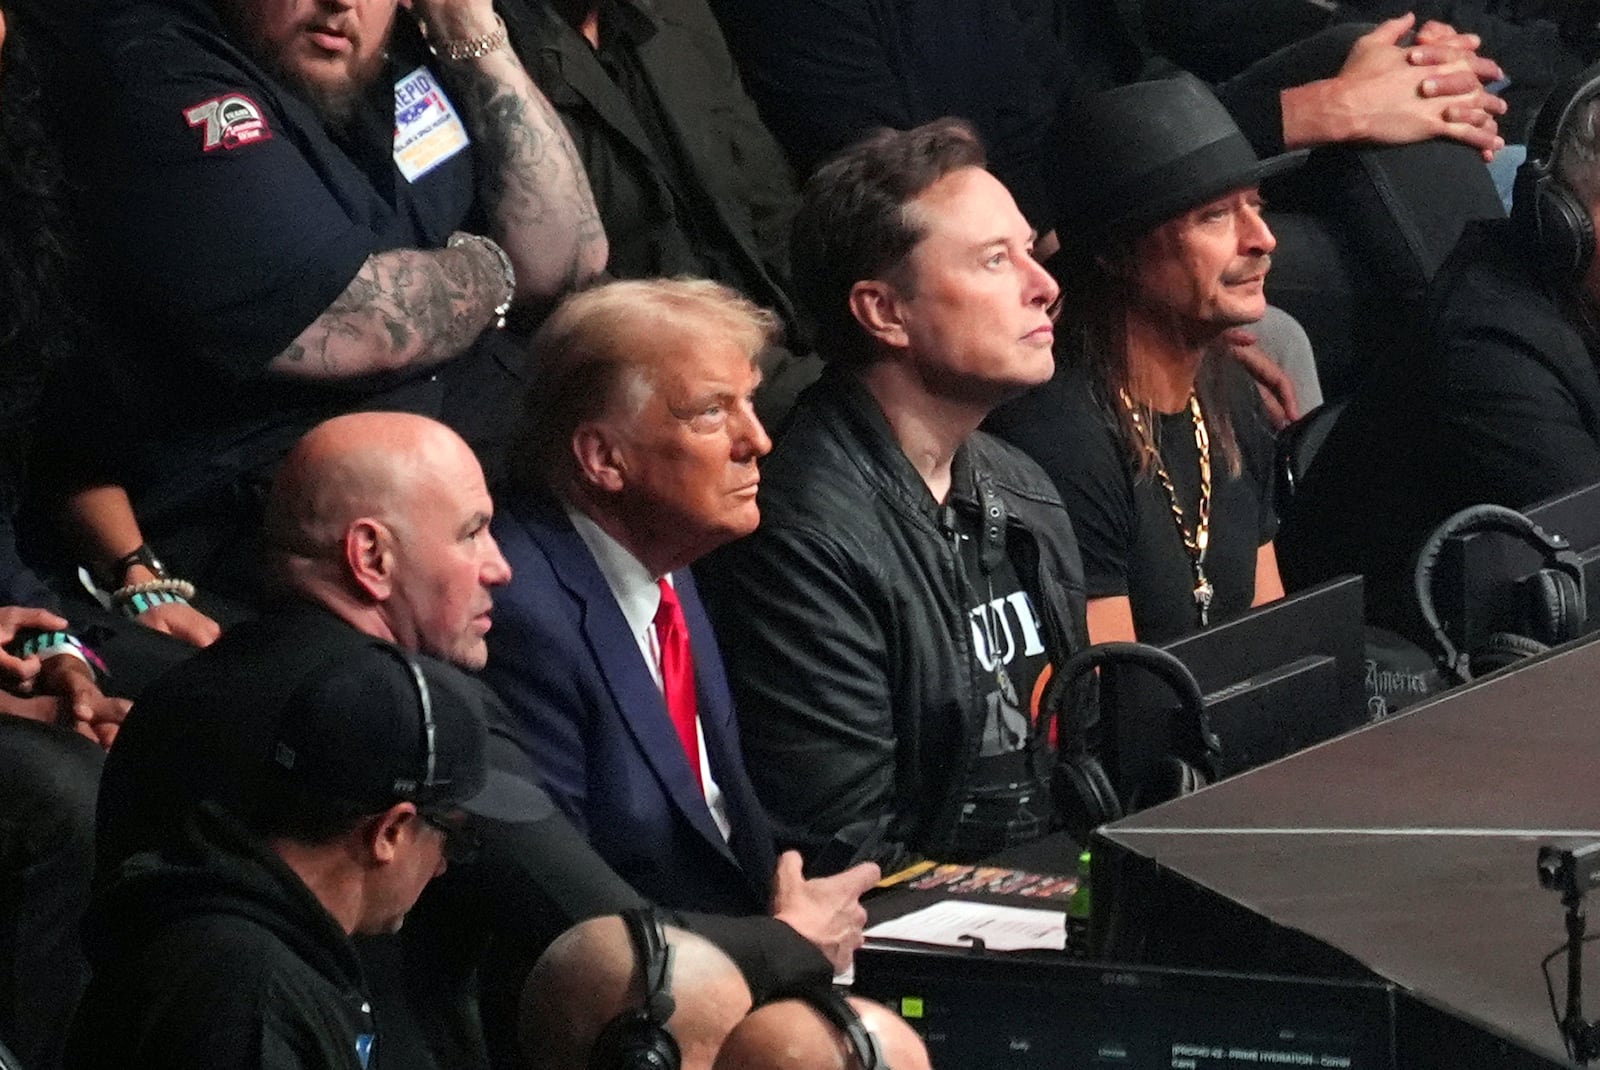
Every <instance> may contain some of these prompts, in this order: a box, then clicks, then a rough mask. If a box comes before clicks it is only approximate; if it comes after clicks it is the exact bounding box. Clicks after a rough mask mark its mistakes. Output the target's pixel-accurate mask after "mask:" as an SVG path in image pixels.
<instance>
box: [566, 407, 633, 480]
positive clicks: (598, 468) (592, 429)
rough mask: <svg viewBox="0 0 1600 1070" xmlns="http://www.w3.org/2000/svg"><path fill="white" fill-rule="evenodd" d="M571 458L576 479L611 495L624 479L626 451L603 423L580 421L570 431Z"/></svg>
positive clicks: (626, 467) (626, 468)
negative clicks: (583, 422)
mask: <svg viewBox="0 0 1600 1070" xmlns="http://www.w3.org/2000/svg"><path fill="white" fill-rule="evenodd" d="M572 457H573V460H574V461H576V462H577V465H578V478H579V479H581V480H582V481H583V482H584V483H586V484H588V485H590V486H592V487H597V488H599V489H600V490H604V491H609V492H611V493H613V494H614V493H616V492H617V491H619V490H621V489H622V487H623V485H624V483H625V482H626V476H627V471H628V463H627V452H626V450H624V449H623V448H622V445H621V443H620V442H619V441H617V437H616V436H615V435H614V434H613V433H612V432H611V429H610V428H608V427H606V426H605V425H604V424H600V423H587V424H583V425H582V426H580V427H579V428H578V429H577V430H576V431H574V432H573V433H572Z"/></svg>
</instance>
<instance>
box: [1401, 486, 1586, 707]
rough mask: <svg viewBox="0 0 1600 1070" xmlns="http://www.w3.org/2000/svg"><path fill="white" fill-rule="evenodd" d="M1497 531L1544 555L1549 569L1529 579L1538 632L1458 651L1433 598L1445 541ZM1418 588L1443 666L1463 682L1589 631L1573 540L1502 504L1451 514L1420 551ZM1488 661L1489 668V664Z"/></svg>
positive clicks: (1531, 614) (1415, 574) (1531, 616)
mask: <svg viewBox="0 0 1600 1070" xmlns="http://www.w3.org/2000/svg"><path fill="white" fill-rule="evenodd" d="M1480 531H1496V532H1501V533H1502V534H1506V535H1511V536H1514V537H1516V538H1519V539H1521V540H1522V541H1523V542H1525V543H1527V544H1528V545H1529V546H1531V547H1533V548H1534V549H1535V550H1538V551H1539V552H1540V553H1541V554H1543V555H1544V567H1543V568H1541V569H1540V570H1539V571H1538V572H1536V573H1534V574H1533V575H1532V576H1530V577H1529V578H1528V580H1527V584H1526V587H1525V588H1524V589H1525V591H1526V592H1527V598H1528V605H1527V610H1528V613H1527V616H1528V620H1529V623H1530V625H1531V628H1530V630H1531V631H1532V632H1533V633H1534V634H1532V635H1529V636H1523V635H1514V634H1512V633H1510V632H1496V633H1495V634H1494V635H1491V636H1490V637H1489V641H1488V644H1487V646H1486V647H1485V648H1484V649H1483V650H1482V651H1479V652H1477V653H1474V654H1470V655H1469V654H1468V653H1467V652H1466V651H1461V650H1457V649H1456V646H1455V644H1454V643H1452V642H1451V641H1450V637H1449V636H1448V635H1446V634H1445V630H1444V624H1443V623H1442V622H1441V621H1440V620H1439V611H1438V608H1437V607H1436V606H1435V605H1434V602H1433V573H1434V569H1435V568H1436V567H1437V565H1438V563H1439V554H1440V553H1441V552H1442V550H1443V549H1444V544H1445V540H1447V539H1449V538H1450V537H1452V536H1455V535H1471V534H1474V533H1475V532H1480ZM1412 589H1413V590H1414V591H1415V593H1416V599H1417V608H1418V609H1419V610H1420V611H1421V613H1422V622H1423V624H1425V625H1427V627H1428V630H1429V631H1430V632H1432V634H1433V641H1434V644H1435V646H1436V647H1437V649H1438V654H1437V658H1438V662H1439V666H1440V668H1442V669H1443V670H1444V671H1445V672H1446V673H1449V674H1450V675H1451V676H1453V677H1454V678H1455V679H1456V680H1457V681H1459V682H1461V683H1466V682H1467V681H1469V680H1471V679H1472V678H1473V676H1474V675H1475V672H1474V665H1473V661H1474V659H1477V660H1478V662H1479V664H1478V665H1477V667H1476V670H1477V673H1482V672H1485V671H1492V670H1493V669H1497V668H1502V667H1504V666H1505V665H1508V664H1510V663H1511V662H1513V661H1516V660H1517V659H1519V658H1525V657H1530V656H1532V655H1534V654H1542V653H1544V652H1545V651H1546V650H1548V649H1549V648H1550V646H1551V645H1553V644H1556V643H1564V642H1566V641H1567V640H1568V639H1574V638H1576V637H1577V636H1579V635H1580V634H1582V632H1583V627H1584V618H1585V616H1586V609H1587V606H1586V602H1585V600H1584V591H1583V565H1582V562H1580V561H1579V559H1578V555H1577V554H1576V553H1574V552H1573V550H1572V547H1571V546H1570V545H1569V544H1568V542H1567V540H1566V539H1564V538H1562V537H1561V536H1560V535H1553V534H1550V533H1548V532H1546V531H1545V530H1544V529H1543V528H1541V527H1540V526H1539V525H1538V524H1535V523H1534V522H1533V521H1531V520H1529V519H1528V518H1527V517H1525V516H1523V515H1522V514H1521V513H1519V512H1517V511H1516V510H1515V509H1507V508H1506V507H1504V506H1501V505H1471V506H1468V507H1467V508H1465V509H1463V510H1461V511H1460V512H1458V513H1456V514H1455V515H1454V516H1451V517H1448V518H1447V519H1446V520H1445V521H1444V523H1442V524H1440V525H1439V526H1438V527H1437V528H1435V529H1434V532H1433V534H1432V535H1430V536H1428V541H1427V542H1425V543H1423V544H1422V549H1421V550H1419V551H1418V552H1417V564H1416V568H1415V569H1414V570H1413V571H1412ZM1486 665H1487V667H1486Z"/></svg>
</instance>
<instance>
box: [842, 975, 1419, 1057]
mask: <svg viewBox="0 0 1600 1070" xmlns="http://www.w3.org/2000/svg"><path fill="white" fill-rule="evenodd" d="M853 988H854V991H855V992H856V993H857V994H858V995H863V996H867V997H869V998H871V999H875V1000H878V1001H879V1002H881V1003H886V1004H888V1005H889V1006H890V1007H892V1008H894V1009H895V1010H897V1011H899V1012H900V1013H901V1015H902V1016H903V1017H905V1018H906V1020H907V1021H909V1022H910V1023H911V1024H912V1026H913V1027H914V1028H915V1029H916V1030H917V1031H918V1032H919V1033H920V1034H921V1035H922V1037H923V1039H924V1040H925V1041H926V1042H927V1044H928V1053H929V1055H930V1057H931V1060H932V1063H933V1065H934V1066H937V1067H953V1068H958V1070H1014V1068H1026V1067H1052V1068H1055V1067H1063V1068H1065V1067H1072V1068H1084V1070H1089V1068H1106V1070H1109V1068H1122V1070H1244V1068H1246V1067H1249V1068H1250V1070H1262V1068H1263V1067H1338V1068H1342V1070H1391V1068H1393V1067H1394V1066H1395V1065H1396V1062H1395V1028H1396V1027H1395V992H1394V989H1393V988H1392V987H1391V986H1388V985H1385V984H1380V983H1374V982H1364V981H1344V980H1326V979H1317V980H1311V979H1296V978H1284V977H1268V976H1262V975H1252V974H1238V973H1222V972H1215V971H1204V970H1175V969H1164V968H1162V969H1157V968H1152V967H1144V966H1122V965H1116V966H1111V965H1106V964H1095V963H1082V962H1072V961H1068V960H1062V959H1052V960H1049V961H1046V960H1043V959H1007V960H1004V961H998V960H996V959H995V958H994V957H992V956H981V957H980V956H972V955H954V954H948V953H916V952H907V951H901V950H892V951H891V950H874V949H871V948H868V949H863V950H862V951H860V952H858V953H857V954H856V980H855V984H854V986H853Z"/></svg>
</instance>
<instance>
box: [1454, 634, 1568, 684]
mask: <svg viewBox="0 0 1600 1070" xmlns="http://www.w3.org/2000/svg"><path fill="white" fill-rule="evenodd" d="M1549 649H1550V647H1549V646H1547V645H1546V644H1544V643H1541V642H1539V641H1538V640H1537V639H1529V638H1528V637H1527V636H1525V635H1515V634H1513V633H1511V632H1495V633H1494V634H1493V635H1491V636H1489V639H1488V641H1487V642H1485V643H1484V645H1483V649H1481V650H1478V651H1475V652H1474V653H1473V655H1472V676H1473V679H1477V678H1478V677H1480V676H1487V675H1488V674H1489V673H1492V672H1494V671H1495V670H1496V669H1503V668H1505V667H1506V666H1507V665H1515V664H1516V663H1517V662H1519V661H1522V660H1523V659H1524V658H1531V657H1534V656H1535V655H1538V654H1543V653H1545V652H1546V651H1548V650H1549Z"/></svg>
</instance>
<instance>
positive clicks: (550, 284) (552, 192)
mask: <svg viewBox="0 0 1600 1070" xmlns="http://www.w3.org/2000/svg"><path fill="white" fill-rule="evenodd" d="M441 74H442V75H443V76H444V77H445V78H446V80H447V82H448V84H449V86H450V88H452V89H453V90H454V91H455V94H456V96H457V98H458V99H459V100H460V101H461V104H462V110H463V112H464V113H465V115H466V119H467V124H468V126H469V128H470V129H471V132H472V136H473V139H474V141H475V143H476V145H477V151H478V160H479V163H480V164H481V167H482V173H483V177H482V179H481V182H482V185H481V187H480V190H481V193H482V195H483V197H484V202H485V204H486V205H487V207H488V210H489V216H490V219H491V220H492V221H493V225H492V230H493V234H492V236H493V237H494V239H495V240H496V241H498V242H499V243H500V245H501V246H502V247H503V248H504V249H505V251H506V253H507V255H509V256H510V257H511V262H512V264H513V265H515V267H516V272H517V291H518V294H519V296H524V297H536V298H549V297H555V296H558V295H559V294H560V293H561V292H562V291H564V290H567V289H570V288H572V287H573V286H575V285H577V284H579V283H582V282H586V281H588V280H589V279H590V278H592V277H593V276H595V275H597V274H599V273H600V272H601V271H602V270H604V268H605V263H606V255H607V249H606V236H605V230H604V229H603V227H602V226H601V224H600V214H599V212H598V211H597V210H596V208H595V203H594V194H593V193H592V192H591V190H590V188H589V179H588V176H587V175H586V174H585V173H584V170H583V163H582V161H580V160H579V159H578V153H577V150H576V149H575V148H574V147H573V145H572V139H571V138H570V137H568V135H567V130H566V127H565V126H563V125H562V122H561V117H560V116H559V115H557V114H556V112H555V109H554V108H552V107H551V106H550V102H549V101H548V100H546V99H545V96H544V94H543V93H541V92H539V90H538V88H537V87H536V86H534V84H533V81H532V80H531V79H530V78H529V77H528V74H527V72H526V71H525V70H524V69H523V67H522V64H521V63H519V62H518V61H517V58H516V56H515V55H514V54H512V52H511V51H510V49H508V48H502V49H498V50H496V51H494V52H492V53H490V54H489V55H487V56H483V57H480V58H479V59H476V60H472V61H470V62H462V63H450V64H445V65H443V66H442V68H441Z"/></svg>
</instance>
